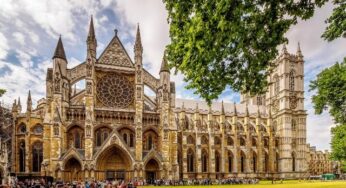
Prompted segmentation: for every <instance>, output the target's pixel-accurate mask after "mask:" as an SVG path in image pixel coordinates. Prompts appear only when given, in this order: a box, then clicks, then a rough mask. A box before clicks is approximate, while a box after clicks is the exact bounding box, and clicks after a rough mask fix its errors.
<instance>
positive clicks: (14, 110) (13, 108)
mask: <svg viewBox="0 0 346 188" xmlns="http://www.w3.org/2000/svg"><path fill="white" fill-rule="evenodd" d="M17 110H18V109H17V101H16V99H14V101H13V104H12V112H17Z"/></svg>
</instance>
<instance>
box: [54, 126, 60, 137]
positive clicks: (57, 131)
mask: <svg viewBox="0 0 346 188" xmlns="http://www.w3.org/2000/svg"><path fill="white" fill-rule="evenodd" d="M53 132H54V136H59V124H54V127H53Z"/></svg>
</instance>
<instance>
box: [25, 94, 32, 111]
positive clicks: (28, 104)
mask: <svg viewBox="0 0 346 188" xmlns="http://www.w3.org/2000/svg"><path fill="white" fill-rule="evenodd" d="M31 110H32V100H31V92H30V90H29V94H28V100H27V101H26V112H31Z"/></svg>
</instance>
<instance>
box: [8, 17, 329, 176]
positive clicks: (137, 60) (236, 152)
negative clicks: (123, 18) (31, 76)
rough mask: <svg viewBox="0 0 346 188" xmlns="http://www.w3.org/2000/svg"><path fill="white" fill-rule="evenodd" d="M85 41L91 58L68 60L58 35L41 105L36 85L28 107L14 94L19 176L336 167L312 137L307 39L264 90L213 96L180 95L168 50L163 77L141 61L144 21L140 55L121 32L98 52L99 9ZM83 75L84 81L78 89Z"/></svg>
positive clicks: (296, 171) (276, 172)
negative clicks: (230, 99)
mask: <svg viewBox="0 0 346 188" xmlns="http://www.w3.org/2000/svg"><path fill="white" fill-rule="evenodd" d="M86 46H87V49H86V50H87V55H86V57H85V61H84V62H83V63H81V64H79V65H78V66H76V67H73V68H71V69H68V68H67V64H68V61H67V58H66V55H65V50H64V47H63V42H62V39H61V37H60V38H59V40H58V43H57V46H56V49H55V53H54V55H53V58H52V66H51V68H48V70H47V76H46V97H45V98H43V99H40V100H39V101H38V102H37V107H35V108H34V107H33V106H32V99H31V95H30V92H29V95H28V99H27V109H26V110H25V112H24V113H23V112H22V107H21V104H20V101H15V102H14V104H13V107H12V114H13V118H14V122H15V126H14V127H13V134H12V135H13V140H12V148H11V149H12V152H11V161H12V165H11V172H12V173H13V174H15V175H16V176H17V177H18V178H20V177H28V176H30V177H34V176H43V175H45V174H47V175H49V176H51V177H52V178H54V179H56V180H65V181H71V180H86V179H96V180H104V179H125V180H129V179H161V178H162V179H190V178H196V179H201V178H211V179H217V178H228V177H257V178H271V177H276V178H303V177H307V176H309V175H311V173H312V170H311V169H313V171H314V172H315V171H317V170H321V171H323V172H321V173H325V172H333V171H334V170H335V162H333V161H329V159H328V157H327V155H328V154H325V153H322V152H321V153H318V154H317V153H316V151H315V150H313V149H312V148H310V147H309V145H308V144H307V143H306V117H307V113H306V110H305V109H304V59H303V55H302V52H301V50H300V48H299V46H298V50H297V52H296V53H295V54H290V53H289V52H288V51H287V49H286V48H285V47H284V48H283V49H282V51H281V52H280V55H279V56H278V57H277V58H276V59H275V61H274V64H275V68H274V70H273V73H272V74H271V75H270V76H269V77H268V83H269V86H268V91H267V93H266V94H265V95H260V96H256V97H250V96H248V95H242V97H241V102H240V103H239V104H235V103H234V104H233V103H223V102H219V103H218V102H215V103H213V104H212V105H211V106H208V105H207V104H206V103H205V102H201V101H193V100H185V99H177V98H176V91H175V83H174V82H172V81H171V80H170V70H169V68H168V64H167V61H166V59H165V56H163V59H162V64H161V69H160V72H159V78H156V77H154V76H153V75H152V74H150V72H148V71H147V70H145V69H144V68H143V63H142V57H143V47H142V43H141V35H140V29H139V27H138V28H137V34H136V40H135V45H134V58H133V59H134V61H132V60H131V58H130V57H129V55H128V53H127V52H126V50H125V48H124V46H123V44H122V42H121V41H120V39H119V38H118V36H117V32H115V35H114V37H113V39H112V40H111V41H110V42H109V44H108V46H107V47H106V48H105V49H104V50H103V52H102V53H101V54H96V51H97V50H96V48H97V40H96V36H95V31H94V25H93V20H92V19H91V21H90V28H89V33H88V36H87V40H86ZM80 81H83V82H82V83H83V84H84V87H83V88H82V89H76V88H75V87H74V86H75V85H76V83H80ZM145 88H146V89H149V90H152V91H153V92H154V93H155V96H148V95H146V92H145ZM317 155H318V156H323V158H321V159H320V157H316V156H317ZM315 160H316V161H317V160H320V161H321V162H319V163H318V165H319V166H318V168H317V169H315V168H313V167H315V165H314V164H315V162H314V161H315ZM321 165H323V166H321Z"/></svg>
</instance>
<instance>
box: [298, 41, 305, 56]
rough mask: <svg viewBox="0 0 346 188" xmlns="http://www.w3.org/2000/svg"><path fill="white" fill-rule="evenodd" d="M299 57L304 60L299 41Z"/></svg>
mask: <svg viewBox="0 0 346 188" xmlns="http://www.w3.org/2000/svg"><path fill="white" fill-rule="evenodd" d="M297 57H298V59H299V60H302V59H303V57H304V56H303V54H302V51H301V49H300V43H299V42H298V49H297Z"/></svg>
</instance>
